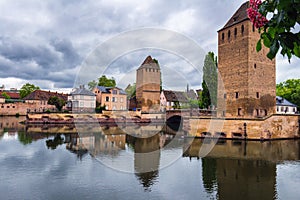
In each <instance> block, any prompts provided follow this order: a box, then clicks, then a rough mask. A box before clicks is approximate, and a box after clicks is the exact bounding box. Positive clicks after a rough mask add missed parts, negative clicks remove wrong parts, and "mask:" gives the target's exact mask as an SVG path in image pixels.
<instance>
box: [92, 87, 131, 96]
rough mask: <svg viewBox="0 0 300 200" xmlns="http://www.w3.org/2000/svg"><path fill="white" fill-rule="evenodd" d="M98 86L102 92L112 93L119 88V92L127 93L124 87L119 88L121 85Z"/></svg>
mask: <svg viewBox="0 0 300 200" xmlns="http://www.w3.org/2000/svg"><path fill="white" fill-rule="evenodd" d="M96 88H97V89H98V90H100V91H101V92H102V93H111V90H113V89H117V90H119V94H123V95H127V93H126V92H125V91H124V90H123V89H121V88H119V87H104V86H97V87H96Z"/></svg>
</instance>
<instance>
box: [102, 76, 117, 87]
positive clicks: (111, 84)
mask: <svg viewBox="0 0 300 200" xmlns="http://www.w3.org/2000/svg"><path fill="white" fill-rule="evenodd" d="M98 80H99V82H98V85H99V86H104V87H116V81H115V79H114V77H112V78H110V79H109V78H106V76H105V75H102V76H101V77H100V78H99V79H98Z"/></svg>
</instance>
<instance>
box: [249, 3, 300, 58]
mask: <svg viewBox="0 0 300 200" xmlns="http://www.w3.org/2000/svg"><path fill="white" fill-rule="evenodd" d="M247 12H248V16H249V19H250V20H251V21H252V23H253V25H254V26H255V27H256V28H258V29H259V32H260V40H259V41H258V43H257V46H256V50H257V51H260V50H261V49H262V43H263V44H264V46H266V47H267V48H269V53H268V54H267V57H268V58H269V59H273V58H275V56H276V54H277V52H278V51H279V48H280V47H281V52H280V53H281V54H282V55H283V56H285V55H287V57H288V60H289V61H290V59H291V58H292V55H294V56H296V57H298V58H300V32H299V28H297V27H299V24H300V1H299V0H284V1H283V0H265V1H263V2H262V1H261V0H250V8H249V9H248V10H247ZM267 16H271V18H270V19H267Z"/></svg>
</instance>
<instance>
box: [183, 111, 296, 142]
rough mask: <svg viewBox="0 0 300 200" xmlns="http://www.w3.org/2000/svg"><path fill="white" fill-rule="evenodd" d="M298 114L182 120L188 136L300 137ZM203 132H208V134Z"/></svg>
mask: <svg viewBox="0 0 300 200" xmlns="http://www.w3.org/2000/svg"><path fill="white" fill-rule="evenodd" d="M299 123H300V115H272V116H270V117H268V118H265V119H237V118H226V119H220V118H190V119H188V120H187V119H185V120H184V129H185V131H187V132H188V136H193V137H195V136H196V137H209V136H211V137H215V136H218V133H220V132H222V133H224V134H222V137H225V138H237V139H244V138H245V133H246V137H247V139H284V138H286V139H288V138H300V133H299ZM205 132H209V133H208V134H207V133H205Z"/></svg>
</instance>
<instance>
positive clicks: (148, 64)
mask: <svg viewBox="0 0 300 200" xmlns="http://www.w3.org/2000/svg"><path fill="white" fill-rule="evenodd" d="M143 68H152V69H160V68H159V65H158V63H157V61H156V60H155V59H153V58H152V57H151V56H147V58H146V59H145V60H144V62H143V63H142V65H141V66H140V67H139V68H138V69H143Z"/></svg>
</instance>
